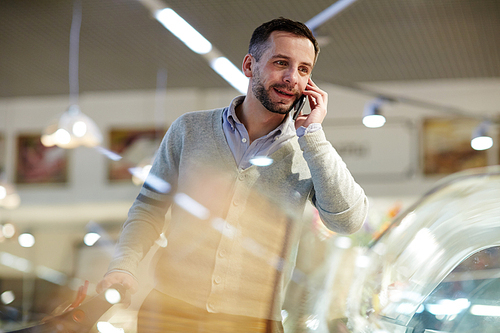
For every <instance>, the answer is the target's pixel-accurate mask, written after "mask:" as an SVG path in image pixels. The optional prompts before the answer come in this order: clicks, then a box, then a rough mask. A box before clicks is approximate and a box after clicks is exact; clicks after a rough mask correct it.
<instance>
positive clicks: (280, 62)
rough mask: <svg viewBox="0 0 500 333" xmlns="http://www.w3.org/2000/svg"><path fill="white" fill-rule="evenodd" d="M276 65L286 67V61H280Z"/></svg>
mask: <svg viewBox="0 0 500 333" xmlns="http://www.w3.org/2000/svg"><path fill="white" fill-rule="evenodd" d="M276 64H277V65H280V66H286V61H283V60H278V61H276Z"/></svg>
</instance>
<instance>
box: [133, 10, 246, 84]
mask: <svg viewBox="0 0 500 333" xmlns="http://www.w3.org/2000/svg"><path fill="white" fill-rule="evenodd" d="M140 2H141V3H142V4H143V5H144V7H146V8H147V9H148V10H149V11H150V13H151V14H152V15H153V17H154V18H155V19H156V20H158V22H160V23H161V24H162V25H163V26H164V27H165V28H166V29H168V30H169V31H170V32H171V33H172V34H174V36H176V37H177V38H179V39H180V40H181V41H182V42H183V43H184V44H186V46H187V47H189V48H190V49H191V50H192V51H193V52H196V53H198V54H201V55H202V56H203V57H204V58H205V59H206V60H207V61H208V63H209V65H210V67H212V69H213V70H214V71H216V72H217V74H219V75H220V76H221V77H222V78H223V79H224V80H226V81H227V82H228V83H229V84H230V85H231V86H232V87H233V88H235V89H236V90H238V91H239V92H240V93H242V94H246V93H247V88H248V82H249V80H248V78H247V77H246V76H245V75H244V74H243V73H242V72H241V70H240V69H238V68H237V67H236V66H235V65H234V64H232V63H231V61H229V60H228V59H227V58H226V57H224V56H223V55H222V53H221V52H220V51H218V50H217V49H216V48H215V47H213V45H212V44H211V43H210V42H209V41H208V40H207V39H206V38H205V37H203V35H202V34H200V33H199V32H198V31H196V29H194V28H193V27H192V26H191V25H190V24H189V23H188V22H187V21H185V20H184V19H183V18H182V17H181V16H179V15H178V14H177V13H176V12H175V11H174V10H173V9H172V8H170V7H168V6H167V5H166V4H165V3H163V2H162V1H161V0H140Z"/></svg>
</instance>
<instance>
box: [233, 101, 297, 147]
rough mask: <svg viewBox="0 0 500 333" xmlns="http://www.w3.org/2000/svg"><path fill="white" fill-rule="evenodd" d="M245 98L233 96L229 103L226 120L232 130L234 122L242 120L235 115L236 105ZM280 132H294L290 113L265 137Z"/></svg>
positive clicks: (275, 135)
mask: <svg viewBox="0 0 500 333" xmlns="http://www.w3.org/2000/svg"><path fill="white" fill-rule="evenodd" d="M244 100H245V96H237V97H235V98H233V100H232V101H231V104H229V110H228V111H229V112H228V113H227V118H226V119H227V121H228V122H229V124H230V125H231V128H232V129H233V130H234V128H235V127H236V124H239V125H242V126H243V124H242V122H241V121H240V120H239V119H238V116H237V115H236V107H237V106H238V105H240V104H241V103H243V101H244ZM282 133H285V134H287V133H292V135H294V134H295V124H294V123H293V120H292V117H291V116H290V113H288V114H287V116H286V118H285V120H284V121H283V122H282V123H281V124H280V125H279V126H278V127H276V128H275V129H274V130H272V131H271V132H269V134H267V135H266V136H265V137H268V138H269V137H277V136H278V135H281V134H282Z"/></svg>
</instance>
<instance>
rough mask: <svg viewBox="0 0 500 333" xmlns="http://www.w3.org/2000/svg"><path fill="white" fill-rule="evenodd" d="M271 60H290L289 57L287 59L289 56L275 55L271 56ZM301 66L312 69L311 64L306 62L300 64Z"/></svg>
mask: <svg viewBox="0 0 500 333" xmlns="http://www.w3.org/2000/svg"><path fill="white" fill-rule="evenodd" d="M271 59H287V60H289V59H290V57H289V56H287V55H284V54H275V55H273V56H272V57H271ZM301 64H302V65H305V66H309V67H311V68H312V67H314V66H313V64H312V63H310V62H307V61H306V62H301Z"/></svg>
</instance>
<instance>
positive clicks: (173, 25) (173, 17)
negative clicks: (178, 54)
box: [154, 8, 212, 54]
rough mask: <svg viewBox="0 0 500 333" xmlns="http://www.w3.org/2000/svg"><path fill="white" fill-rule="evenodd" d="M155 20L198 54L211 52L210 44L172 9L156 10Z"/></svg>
mask: <svg viewBox="0 0 500 333" xmlns="http://www.w3.org/2000/svg"><path fill="white" fill-rule="evenodd" d="M154 15H155V18H156V19H157V20H158V21H159V22H160V23H161V24H162V25H163V26H164V27H165V28H167V29H168V30H169V31H170V32H171V33H173V34H174V35H175V37H177V38H179V39H180V40H181V41H182V42H183V43H184V44H186V46H187V47H189V48H190V49H191V50H192V51H193V52H196V53H198V54H206V53H208V52H210V51H211V50H212V44H211V43H210V42H209V41H208V40H207V39H206V38H205V37H203V36H202V35H201V34H200V33H199V32H198V31H196V29H195V28H193V27H192V26H191V25H190V24H189V23H187V22H186V21H185V20H184V19H183V18H182V17H180V16H179V15H178V14H177V13H176V12H175V11H174V10H173V9H172V8H164V9H161V10H158V11H157V12H156V13H155V14H154Z"/></svg>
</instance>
